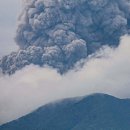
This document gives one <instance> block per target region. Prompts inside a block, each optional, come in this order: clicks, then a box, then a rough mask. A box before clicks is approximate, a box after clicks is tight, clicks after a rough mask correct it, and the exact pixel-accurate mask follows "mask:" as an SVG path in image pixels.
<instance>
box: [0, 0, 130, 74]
mask: <svg viewBox="0 0 130 130" xmlns="http://www.w3.org/2000/svg"><path fill="white" fill-rule="evenodd" d="M24 6H25V7H24V9H23V11H22V13H21V15H20V17H19V25H18V28H17V32H16V38H15V40H16V42H17V44H18V45H19V51H18V52H13V53H11V54H10V55H7V56H5V57H3V58H2V59H1V60H0V67H1V69H2V71H3V73H8V74H12V73H14V72H15V71H16V70H19V69H21V68H23V67H24V66H26V65H29V64H35V65H40V66H44V65H49V66H51V67H53V68H57V70H58V71H59V72H61V73H63V72H66V71H67V70H68V69H71V68H72V67H73V66H74V65H75V63H76V62H78V61H79V60H81V59H83V58H86V57H87V56H88V55H89V54H91V53H93V52H95V50H97V49H99V48H100V47H101V46H102V45H104V44H107V45H110V46H111V45H113V46H117V45H118V43H119V38H120V36H122V35H124V34H128V33H129V28H130V15H129V14H130V2H129V1H128V0H114V1H113V0H26V1H25V4H24Z"/></svg>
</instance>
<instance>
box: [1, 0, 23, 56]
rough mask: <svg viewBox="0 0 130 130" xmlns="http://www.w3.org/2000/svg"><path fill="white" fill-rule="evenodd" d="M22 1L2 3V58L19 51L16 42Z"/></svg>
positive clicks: (3, 0)
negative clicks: (15, 37)
mask: <svg viewBox="0 0 130 130" xmlns="http://www.w3.org/2000/svg"><path fill="white" fill-rule="evenodd" d="M20 10H21V0H1V1H0V46H1V47H0V57H1V56H2V55H5V54H8V53H10V52H11V51H13V50H16V49H17V46H16V43H15V42H14V36H15V30H16V24H17V18H18V15H19V13H20Z"/></svg>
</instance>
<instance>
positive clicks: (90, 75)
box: [0, 36, 130, 124]
mask: <svg viewBox="0 0 130 130" xmlns="http://www.w3.org/2000/svg"><path fill="white" fill-rule="evenodd" d="M129 50H130V37H129V36H124V37H123V38H121V44H120V45H119V47H118V48H116V49H114V48H110V47H104V49H101V50H100V51H99V52H98V53H97V54H95V56H93V57H91V58H89V60H87V61H86V63H85V65H84V67H83V68H82V69H80V70H79V71H77V72H75V71H73V70H72V71H69V72H68V73H66V74H64V75H62V76H61V75H60V74H59V73H57V72H56V70H54V69H51V68H49V67H46V68H40V67H38V66H34V65H30V66H27V67H26V68H24V69H22V70H20V71H18V72H16V73H15V74H14V75H12V76H7V75H6V76H5V75H4V76H1V77H0V123H1V124H2V123H5V122H8V121H11V120H13V119H16V118H18V117H21V116H23V115H25V114H27V113H29V112H31V111H32V110H35V109H36V108H38V107H39V106H41V105H44V104H46V103H48V102H51V101H54V100H57V99H61V98H67V97H74V96H82V95H86V94H91V93H97V92H100V93H107V94H112V95H114V96H117V97H120V98H124V97H129V98H130V80H129V78H130V59H129V56H130V51H129ZM99 57H100V58H99Z"/></svg>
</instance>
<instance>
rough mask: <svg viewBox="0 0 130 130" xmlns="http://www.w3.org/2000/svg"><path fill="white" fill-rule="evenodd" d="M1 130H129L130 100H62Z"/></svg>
mask: <svg viewBox="0 0 130 130" xmlns="http://www.w3.org/2000/svg"><path fill="white" fill-rule="evenodd" d="M0 130H130V100H129V99H118V98H115V97H113V96H110V95H106V94H93V95H90V96H86V97H82V98H81V97H80V98H72V99H65V100H62V101H60V102H57V103H51V104H48V105H45V106H43V107H41V108H39V109H37V110H36V111H34V112H32V113H31V114H29V115H27V116H24V117H22V118H20V119H18V120H15V121H12V122H10V123H7V124H4V125H2V126H0Z"/></svg>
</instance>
